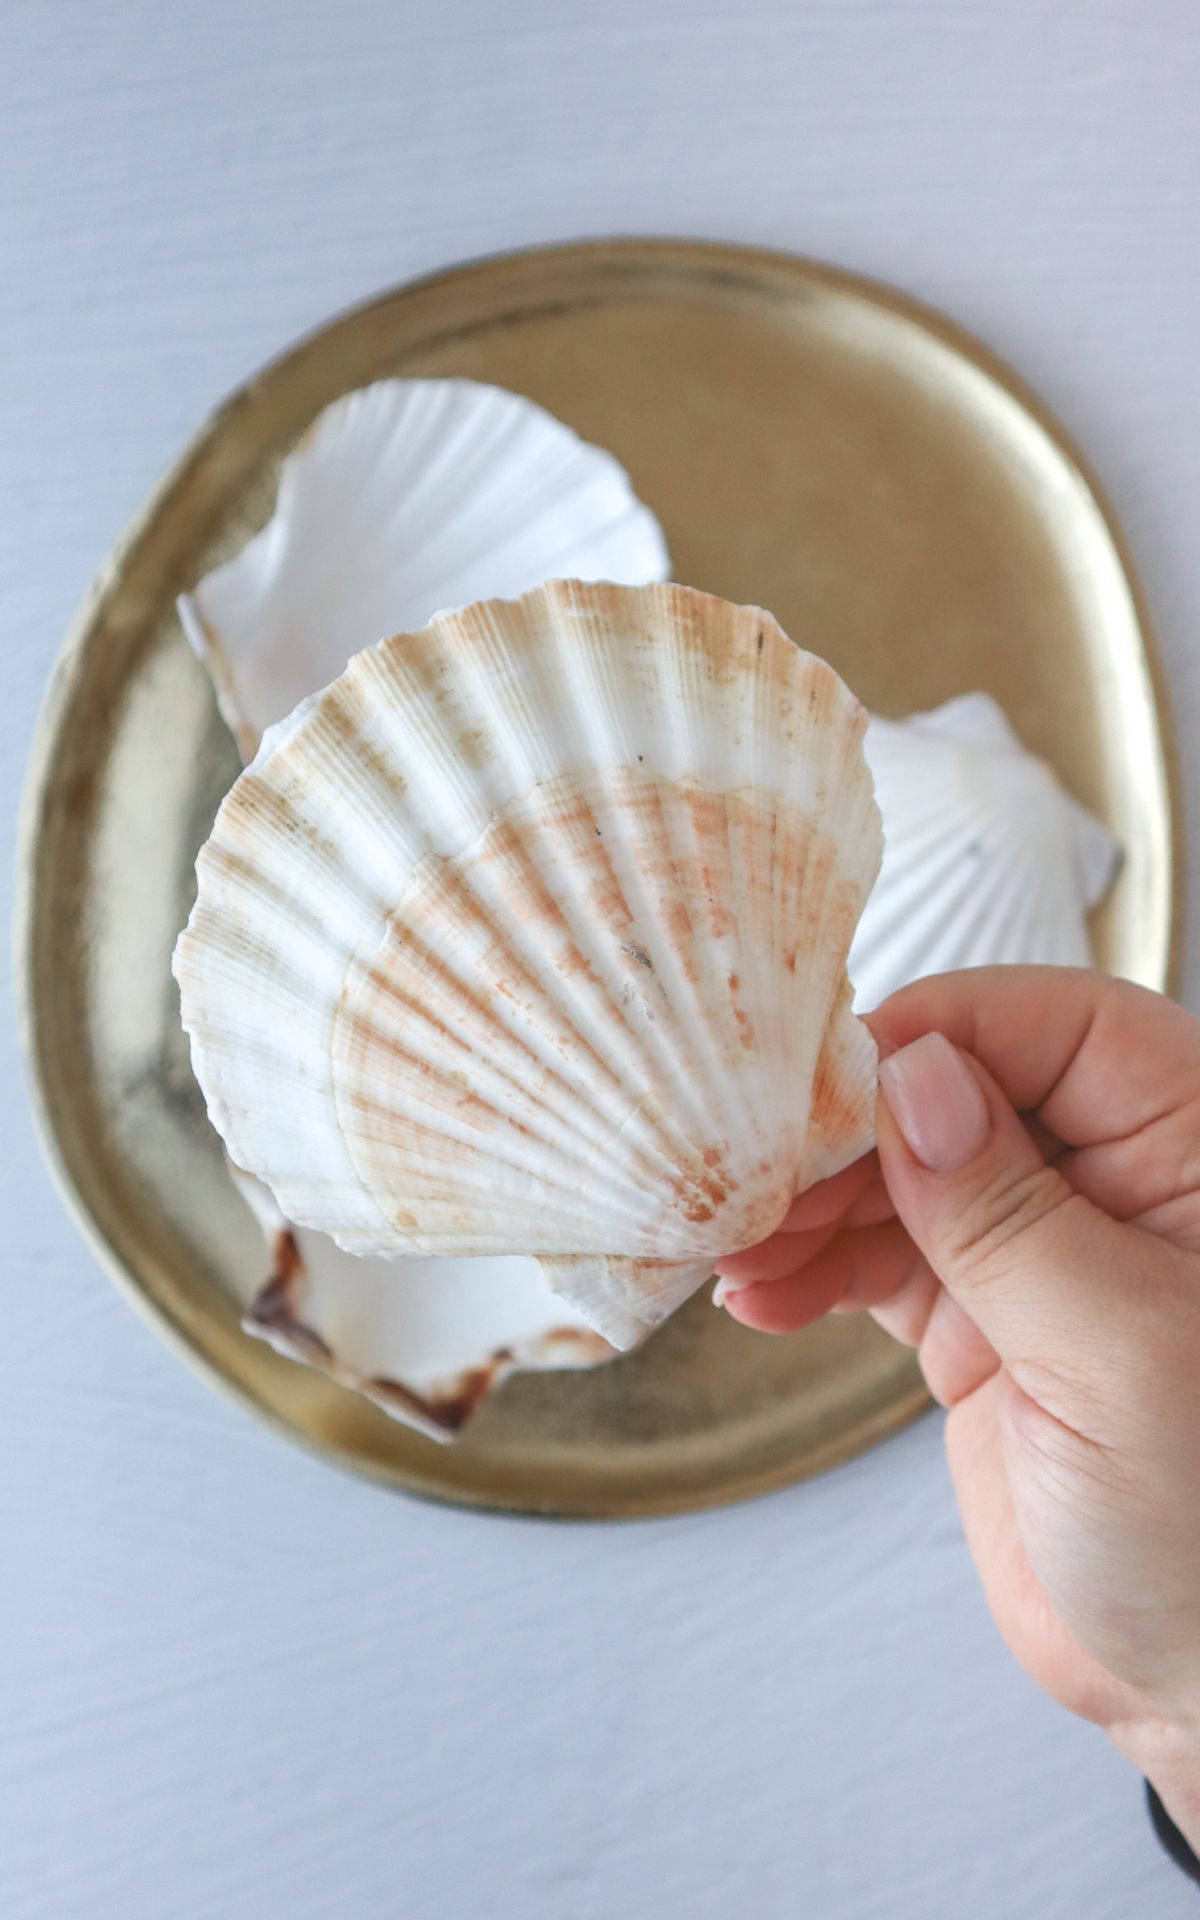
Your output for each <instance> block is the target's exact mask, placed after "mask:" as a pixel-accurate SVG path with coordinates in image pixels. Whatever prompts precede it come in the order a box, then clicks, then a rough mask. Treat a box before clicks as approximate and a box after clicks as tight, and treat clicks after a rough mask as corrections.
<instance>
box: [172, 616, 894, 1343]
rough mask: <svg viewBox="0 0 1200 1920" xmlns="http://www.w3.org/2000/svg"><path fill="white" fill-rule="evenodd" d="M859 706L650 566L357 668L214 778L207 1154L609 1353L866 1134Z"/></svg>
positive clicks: (206, 1015)
mask: <svg viewBox="0 0 1200 1920" xmlns="http://www.w3.org/2000/svg"><path fill="white" fill-rule="evenodd" d="M865 719H866V716H865V715H864V713H863V711H862V709H861V708H860V707H859V705H858V703H857V702H856V701H855V700H854V699H853V698H852V697H851V695H850V694H849V693H847V691H846V689H845V688H844V686H843V685H842V683H841V682H840V681H839V680H838V678H837V676H836V675H835V674H834V673H833V672H832V670H831V669H830V668H828V667H827V666H825V665H824V664H823V663H822V662H820V661H818V660H816V659H814V658H813V657H812V656H811V655H808V654H805V653H803V652H801V651H800V650H799V649H797V648H795V647H793V646H792V644H791V643H790V641H788V639H787V638H786V636H785V635H784V634H783V633H782V632H781V631H780V629H779V628H778V626H777V625H776V623H775V622H774V620H772V619H771V617H770V616H769V615H767V614H764V613H761V612H759V611H757V610H755V609H747V608H740V609H739V608H733V607H729V606H728V605H727V604H726V603H724V602H721V601H717V600H713V599H710V598H709V597H708V596H705V595H701V594H696V593H692V592H689V591H688V590H686V589H682V588H675V587H670V588H668V587H650V588H644V589H641V590H631V589H622V588H616V587H599V586H590V587H589V586H585V585H581V584H579V583H577V582H555V583H550V584H549V585H547V586H546V587H544V588H542V589H540V590H539V591H537V592H534V593H531V594H529V595H527V596H526V597H525V598H524V599H523V600H521V601H517V602H511V603H509V602H490V603H487V604H484V605H481V606H477V607H473V608H469V609H467V610H465V611H464V612H463V613H462V614H461V615H458V616H446V617H444V618H441V619H438V620H436V621H434V622H433V623H432V625H431V626H430V627H429V628H427V629H426V630H425V631H424V632H422V633H418V634H407V635H406V634H401V635H398V636H397V637H396V638H394V639H392V640H390V641H387V642H384V643H383V644H381V645H380V646H377V647H374V648H372V649H370V650H369V651H367V652H365V653H363V654H360V655H358V656H357V657H356V658H355V659H354V660H353V661H352V662H351V663H350V666H349V667H348V669H347V671H346V672H345V673H344V674H343V675H342V677H341V678H340V679H339V680H338V681H336V682H335V683H334V685H333V686H332V687H330V688H328V689H326V691H325V692H324V693H323V694H321V695H319V696H317V697H315V698H314V699H312V700H309V701H307V702H305V703H304V704H303V705H302V706H301V707H300V708H299V709H298V710H297V712H296V713H294V714H293V715H292V716H291V717H290V718H289V719H288V720H287V721H285V722H283V723H282V724H281V725H279V726H278V727H276V728H273V729H272V730H271V732H270V733H269V734H268V736H267V737H266V739H265V740H264V742H263V745H262V748H261V750H260V753H259V755H258V758H257V759H256V761H255V762H254V764H253V766H252V767H251V768H250V769H249V770H248V771H247V772H246V773H245V774H244V775H243V776H242V778H241V779H240V780H239V781H238V783H237V785H236V786H235V787H234V789H233V791H232V793H231V794H230V796H229V797H228V798H227V800H226V801H225V804H224V806H223V807H222V809H221V812H220V814H219V815H218V819H217V823H216V826H215V828H214V831H213V835H212V838H211V839H210V841H209V843H208V845H207V847H206V848H205V849H204V850H203V852H202V854H201V857H200V861H199V864H198V878H199V897H198V900H197V904H196V908H195V910H194V912H193V914H192V917H191V920H190V921H189V924H188V927H187V929H186V930H185V932H184V934H183V935H182V936H181V938H180V942H179V946H178V948H177V950H176V956H175V971H176V976H177V978H178V980H179V983H180V988H181V995H182V1002H183V1014H184V1024H185V1026H186V1027H187V1029H188V1032H189V1034H190V1035H191V1039H192V1058H193V1063H194V1066H195V1069H196V1073H197V1077H198V1078H199V1081H200V1084H201V1087H202V1088H203V1090H204V1093H205V1096H206V1099H207V1102H208V1107H209V1112H210V1115H211V1116H212V1118H213V1121H214V1123H215V1124H216V1126H217V1128H218V1130H219V1131H220V1132H221V1134H222V1136H223V1137H224V1139H225V1141H226V1144H227V1146H228V1147H229V1149H230V1151H231V1153H232V1154H233V1157H234V1158H235V1160H236V1161H237V1162H238V1164H239V1165H241V1166H244V1167H246V1168H248V1169H249V1170H250V1171H251V1172H252V1173H254V1174H255V1175H256V1176H257V1177H259V1178H261V1179H263V1180H264V1181H265V1182H266V1184H267V1185H268V1187H269V1188H270V1189H271V1191H272V1192H273V1194H274V1195H275V1197H276V1199H277V1200H278V1202H279V1204H280V1206H281V1208H282V1210H283V1212H284V1213H285V1215H286V1216H287V1218H288V1219H290V1220H296V1221H298V1222H299V1223H300V1224H302V1225H305V1226H312V1227H315V1228H318V1229H320V1230H322V1231H326V1232H330V1233H332V1234H333V1235H334V1237H335V1238H336V1239H337V1241H338V1243H339V1245H341V1246H343V1247H345V1248H347V1249H349V1250H350V1251H353V1252H355V1253H359V1254H386V1255H389V1256H391V1255H396V1254H412V1253H421V1254H425V1255H436V1254H452V1255H465V1254H469V1255H481V1254H515V1253H533V1254H535V1255H537V1256H538V1257H539V1259H540V1260H541V1261H542V1263H543V1265H544V1267H545V1268H546V1270H547V1272H548V1274H549V1275H550V1278H551V1284H552V1285H553V1286H554V1288H555V1290H556V1291H558V1292H561V1293H562V1294H563V1295H564V1296H565V1297H566V1298H568V1299H570V1300H571V1301H572V1302H573V1303H574V1304H575V1305H576V1306H577V1307H578V1308H579V1309H580V1311H582V1312H583V1314H584V1315H585V1316H586V1318H587V1319H588V1321H589V1322H590V1323H591V1324H592V1325H593V1326H594V1327H595V1328H596V1329H597V1330H598V1331H599V1332H601V1333H602V1334H604V1335H605V1337H606V1338H608V1339H609V1340H611V1341H612V1342H613V1343H614V1344H615V1345H618V1346H628V1345H631V1344H633V1343H634V1342H635V1341H636V1340H637V1339H639V1338H640V1337H642V1335H643V1334H644V1332H645V1331H646V1329H647V1328H648V1327H650V1326H653V1325H656V1324H657V1323H658V1322H659V1321H660V1320H661V1319H663V1318H664V1317H665V1315H666V1314H667V1313H668V1312H670V1311H671V1310H672V1309H673V1308H674V1307H676V1306H677V1305H679V1304H680V1302H681V1301H682V1299H684V1298H685V1297H686V1296H687V1294H689V1293H690V1292H692V1291H693V1290H694V1289H695V1287H697V1286H698V1285H699V1284H701V1282H702V1281H703V1280H704V1279H705V1278H706V1277H707V1275H708V1274H709V1273H710V1272H711V1269H712V1264H713V1261H714V1260H715V1259H716V1258H717V1257H719V1256H720V1254H722V1253H725V1252H729V1251H731V1250H733V1249H734V1248H736V1247H741V1246H745V1245H748V1244H751V1243H753V1242H754V1241H757V1240H758V1239H761V1238H762V1237H764V1236H765V1234H767V1233H768V1232H770V1231H771V1229H772V1228H773V1227H774V1226H775V1225H776V1224H777V1222H778V1220H779V1219H780V1217H781V1216H782V1214H783V1213H784V1211H785V1210H786V1208H787V1206H788V1205H789V1204H790V1201H791V1199H792V1197H793V1195H794V1194H795V1193H796V1192H797V1191H799V1190H801V1189H803V1188H804V1187H805V1186H807V1185H808V1184H810V1183H811V1182H812V1181H813V1180H815V1179H819V1178H822V1177H824V1176H826V1175H828V1174H830V1173H833V1172H835V1171H837V1170H838V1168H839V1167H841V1166H844V1165H846V1164H848V1163H849V1162H850V1161H851V1160H853V1159H854V1158H856V1157H857V1156H858V1155H859V1154H860V1153H861V1152H862V1151H864V1149H865V1147H866V1146H867V1145H868V1144H869V1141H870V1139H871V1136H872V1124H873V1107H874V1059H875V1055H874V1047H873V1043H872V1042H871V1040H870V1038H869V1035H868V1034H867V1033H866V1030H865V1029H864V1028H863V1027H862V1026H861V1025H860V1024H859V1023H858V1022H857V1021H856V1020H855V1019H854V1018H853V1017H852V1015H851V1014H850V1011H849V987H848V982H847V979H846V973H845V959H846V953H847V950H848V948H849V944H850V939H851V935H852V932H853V928H854V925H855V923H856V921H857V918H858V914H859V912H860V910H861V907H862V903H863V900H864V898H865V896H866V894H867V892H868V890H869V888H870V885H871V882H872V880H873V879H874V876H875V872H876V868H877V865H878V859H879V842H880V835H879V824H878V815H877V812H876V809H875V805H874V801H873V799H872V795H871V782H870V777H869V775H868V773H867V769H866V765H865V762H864V759H863V756H862V751H861V736H862V732H863V729H864V726H865Z"/></svg>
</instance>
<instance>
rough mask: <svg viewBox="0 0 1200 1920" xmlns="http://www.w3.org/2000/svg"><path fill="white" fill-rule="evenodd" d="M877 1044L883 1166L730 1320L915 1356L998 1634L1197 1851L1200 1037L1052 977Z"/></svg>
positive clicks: (930, 1015)
mask: <svg viewBox="0 0 1200 1920" xmlns="http://www.w3.org/2000/svg"><path fill="white" fill-rule="evenodd" d="M868 1024H869V1025H870V1027H871V1029H872V1031H873V1032H874V1034H875V1037H876V1039H877V1040H878V1042H879V1046H880V1052H881V1056H883V1057H882V1059H881V1065H880V1093H881V1097H880V1099H879V1102H878V1121H877V1128H878V1134H877V1137H878V1150H877V1152H876V1153H874V1154H871V1155H868V1156H867V1158H866V1159H864V1160H861V1161H859V1162H858V1163H857V1165H856V1166H854V1167H851V1168H849V1169H847V1171H846V1172H845V1173H842V1174H839V1175H837V1177H836V1178H835V1179H833V1180H829V1181H825V1182H824V1183H823V1184H822V1185H821V1186H819V1187H814V1188H812V1189H810V1191H809V1192H808V1193H806V1194H804V1195H802V1196H801V1198H800V1199H799V1200H798V1201H797V1202H796V1204H795V1205H794V1206H793V1208H792V1210H791V1212H790V1214H789V1215H788V1217H787V1219H786V1220H785V1221H784V1223H783V1226H782V1228H781V1229H780V1231H779V1232H777V1233H776V1234H774V1235H772V1237H771V1239H769V1240H767V1241H764V1242H763V1243H762V1244H761V1245H760V1246H758V1247H754V1248H750V1249H748V1250H747V1251H746V1252H743V1253H739V1254H736V1255H733V1256H731V1257H729V1258H727V1259H725V1260H722V1261H721V1262H720V1263H719V1272H720V1273H721V1275H722V1276H723V1280H722V1286H721V1288H720V1289H719V1297H720V1298H722V1299H723V1300H724V1303H725V1305H726V1307H727V1308H728V1310H729V1312H730V1313H731V1314H732V1315H733V1316H734V1318H735V1319H737V1320H740V1321H741V1322H742V1323H743V1324H744V1325H746V1326H749V1327H757V1328H761V1329H763V1330H765V1331H769V1332H787V1331H789V1330H792V1329H794V1328H796V1327H799V1326H803V1325H805V1324H806V1323H807V1322H808V1321H810V1320H813V1319H816V1318H818V1317H819V1316H820V1315H821V1314H823V1313H826V1312H829V1311H835V1312H845V1311H850V1312H852V1311H859V1310H866V1311H868V1312H870V1313H871V1314H872V1315H873V1316H874V1318H875V1319H876V1320H878V1321H879V1322H880V1324H881V1325H882V1326H884V1327H886V1328H887V1329H888V1331H889V1332H891V1333H892V1334H894V1335H895V1336H896V1337H897V1338H898V1339H900V1340H903V1341H905V1342H906V1343H907V1344H909V1345H911V1346H915V1347H916V1348H917V1351H918V1357H919V1360H920V1364H921V1367H922V1369H923V1371H924V1374H925V1378H926V1381H927V1382H928V1385H929V1388H930V1391H931V1392H932V1393H933V1394H934V1395H935V1396H936V1398H937V1399H938V1400H940V1401H941V1402H942V1404H943V1405H944V1406H945V1407H947V1408H948V1409H949V1415H948V1418H947V1422H946V1445H947V1450H948V1454H949V1460H950V1468H951V1474H952V1477H953V1480H954V1486H955V1490H956V1493H957V1496H958V1502H959V1507H960V1510H961V1513H962V1519H963V1525H964V1528H965V1531H966V1536H967V1541H968V1544H969V1546H970V1549H971V1552H972V1554H973V1556H974V1559H975V1564H976V1566H977V1568H978V1570H979V1574H980V1577H981V1579H982V1581H983V1585H984V1589H985V1592H986V1594H987V1598H988V1601H989V1604H990V1606H991V1609H992V1612H993V1614H994V1616H995V1619H996V1622H997V1624H998V1626H999V1628H1000V1631H1001V1633H1002V1634H1003V1635H1004V1638H1005V1639H1006V1641H1007V1642H1008V1645H1009V1646H1010V1648H1011V1649H1012V1651H1013V1653H1014V1654H1015V1655H1016V1657H1017V1659H1018V1660H1019V1661H1020V1662H1021V1664H1022V1666H1023V1667H1024V1668H1025V1669H1026V1671H1027V1672H1028V1673H1029V1674H1030V1675H1031V1676H1032V1678H1033V1679H1034V1680H1036V1681H1037V1682H1038V1683H1039V1685H1041V1686H1042V1687H1044V1688H1045V1690H1046V1691H1047V1692H1048V1693H1049V1694H1051V1695H1052V1696H1053V1698H1055V1699H1056V1700H1058V1701H1060V1702H1061V1703H1062V1704H1063V1705H1064V1706H1067V1707H1069V1708H1071V1709H1072V1710H1073V1711H1074V1712H1076V1713H1080V1714H1083V1715H1085V1716H1086V1717H1087V1718H1089V1719H1091V1720H1095V1721H1097V1722H1099V1723H1100V1725H1102V1726H1103V1727H1105V1728H1106V1730H1107V1731H1108V1733H1109V1734H1110V1736H1111V1737H1112V1739H1113V1740H1114V1742H1115V1743H1116V1745H1117V1746H1118V1747H1119V1748H1120V1749H1121V1750H1122V1751H1123V1752H1124V1753H1126V1754H1127V1755H1128V1757H1129V1758H1130V1759H1132V1760H1133V1761H1134V1762H1135V1764H1137V1765H1138V1766H1139V1767H1140V1768H1141V1769H1142V1771H1143V1772H1144V1773H1145V1774H1146V1775H1147V1776H1148V1777H1149V1778H1150V1779H1151V1780H1153V1782H1154V1784H1155V1786H1156V1787H1157V1788H1158V1791H1159V1794H1160V1796H1161V1797H1162V1799H1163V1801H1164V1802H1165V1804H1166V1805H1167V1807H1168V1809H1169V1811H1170V1812H1171V1815H1172V1818H1173V1819H1174V1820H1175V1823H1176V1825H1177V1826H1178V1827H1179V1828H1180V1829H1181V1830H1182V1831H1183V1832H1184V1833H1185V1834H1186V1835H1187V1836H1188V1838H1189V1840H1190V1841H1191V1844H1192V1845H1193V1847H1194V1848H1195V1849H1196V1850H1197V1851H1200V1025H1198V1024H1197V1023H1196V1022H1195V1021H1193V1020H1192V1019H1190V1018H1189V1016H1188V1015H1187V1014H1185V1013H1184V1012H1183V1011H1182V1009H1180V1008H1179V1007H1177V1006H1174V1005H1173V1004H1172V1003H1171V1002H1170V1001H1168V1000H1164V999H1162V998H1160V997H1159V996H1158V995H1156V994H1152V993H1148V992H1146V991H1145V990H1143V989H1141V988H1138V987H1133V986H1130V985H1128V984H1126V983H1124V982H1118V981H1114V980H1110V979H1108V978H1106V977H1105V976H1103V975H1100V974H1093V973H1086V972H1082V971H1076V970H1068V969H1057V968H1048V967H1046V968H1043V967H992V968H980V969H978V970H974V971H971V972H966V973H958V974H946V975H943V976H941V977H939V978H935V979H931V980H926V981H922V982H920V983H919V984H918V985H916V986H913V987H909V988H907V989H905V991H903V992H902V993H899V994H896V995H894V996H893V997H892V998H891V999H890V1000H888V1001H886V1002H885V1003H884V1005H883V1006H882V1007H881V1008H880V1009H879V1011H878V1012H877V1013H875V1014H874V1015H872V1016H871V1017H870V1019H869V1022H868ZM1019 1116H1020V1117H1019Z"/></svg>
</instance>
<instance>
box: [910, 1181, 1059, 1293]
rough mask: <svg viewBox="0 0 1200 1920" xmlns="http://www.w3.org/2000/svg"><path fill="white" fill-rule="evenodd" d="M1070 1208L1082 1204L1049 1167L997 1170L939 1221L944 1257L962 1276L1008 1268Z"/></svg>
mask: <svg viewBox="0 0 1200 1920" xmlns="http://www.w3.org/2000/svg"><path fill="white" fill-rule="evenodd" d="M1072 1207H1075V1208H1077V1209H1085V1208H1086V1202H1085V1201H1084V1200H1083V1199H1082V1198H1081V1197H1080V1195H1078V1194H1076V1193H1075V1192H1073V1191H1072V1189H1071V1188H1070V1187H1068V1186H1067V1184H1066V1182H1065V1181H1064V1180H1063V1178H1062V1176H1061V1174H1059V1173H1057V1172H1056V1171H1055V1170H1054V1168H1053V1167H1045V1166H1036V1167H1016V1168H1014V1167H1007V1166H1005V1167H998V1168H997V1169H996V1170H995V1171H994V1172H993V1173H992V1174H991V1175H990V1176H989V1177H988V1179H987V1180H986V1181H985V1182H984V1184H983V1185H982V1186H981V1187H976V1188H975V1189H974V1191H973V1192H972V1193H971V1194H970V1195H968V1196H964V1198H963V1199H962V1201H961V1202H960V1203H959V1204H958V1205H957V1206H956V1207H954V1208H953V1209H952V1210H951V1212H950V1215H949V1217H948V1218H947V1219H946V1220H945V1221H944V1222H943V1226H942V1234H941V1239H942V1252H943V1256H944V1258H945V1259H947V1260H948V1261H951V1262H953V1264H954V1266H955V1267H956V1268H957V1269H958V1270H959V1271H963V1272H967V1273H970V1272H972V1271H974V1272H977V1273H983V1272H987V1271H990V1270H991V1269H993V1268H994V1267H996V1266H997V1265H998V1264H1003V1265H1004V1266H1005V1267H1007V1266H1008V1264H1009V1262H1010V1260H1011V1258H1012V1257H1013V1256H1015V1255H1019V1254H1020V1253H1021V1252H1022V1251H1023V1250H1024V1248H1025V1247H1026V1246H1027V1244H1028V1240H1029V1236H1030V1235H1031V1234H1032V1233H1033V1232H1034V1230H1035V1229H1038V1228H1042V1227H1044V1225H1045V1223H1046V1222H1047V1221H1048V1220H1049V1219H1050V1218H1051V1217H1052V1216H1054V1215H1061V1214H1063V1213H1065V1212H1067V1211H1068V1210H1069V1209H1071V1208H1072Z"/></svg>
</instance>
